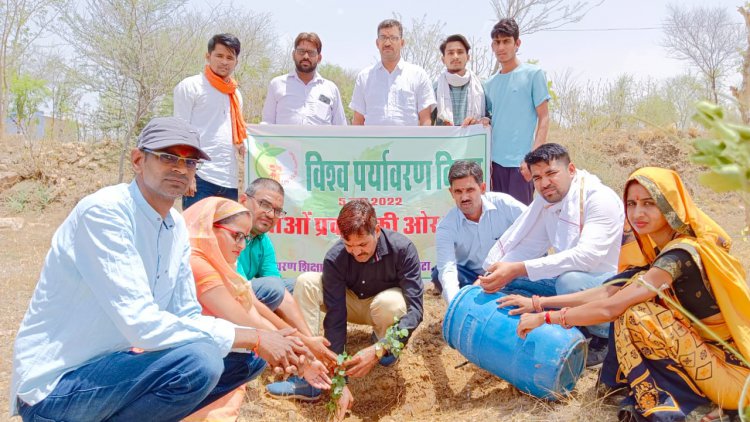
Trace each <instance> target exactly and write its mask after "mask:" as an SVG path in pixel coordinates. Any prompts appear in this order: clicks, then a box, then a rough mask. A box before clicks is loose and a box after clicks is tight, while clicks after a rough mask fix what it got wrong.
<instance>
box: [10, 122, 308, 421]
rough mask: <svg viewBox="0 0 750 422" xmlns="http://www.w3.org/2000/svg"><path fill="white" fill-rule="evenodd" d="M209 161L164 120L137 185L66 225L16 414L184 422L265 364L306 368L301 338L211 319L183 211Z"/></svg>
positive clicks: (26, 330)
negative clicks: (180, 206) (181, 203)
mask: <svg viewBox="0 0 750 422" xmlns="http://www.w3.org/2000/svg"><path fill="white" fill-rule="evenodd" d="M203 160H209V156H208V155H207V154H206V153H205V152H204V151H203V150H202V149H201V148H200V146H199V141H198V132H197V130H196V129H194V128H192V127H191V126H189V125H188V124H187V123H185V122H184V121H182V120H180V119H177V118H174V117H161V118H155V119H153V120H151V121H150V122H149V123H148V124H147V125H146V127H145V128H144V129H143V132H142V133H141V135H140V136H139V138H138V146H137V148H136V149H134V150H133V151H132V152H131V163H132V165H133V170H134V172H135V179H134V180H133V181H132V182H131V183H130V184H120V185H115V186H109V187H106V188H103V189H101V190H99V191H97V192H95V193H93V194H91V195H89V196H87V197H85V198H83V199H82V200H81V201H80V202H79V203H78V204H77V205H76V207H75V208H74V209H73V211H72V212H71V213H70V215H69V216H68V218H67V219H66V220H65V222H63V224H62V225H61V226H60V227H59V228H58V230H57V232H56V233H55V235H54V237H53V238H52V246H51V248H50V251H49V253H48V254H47V258H46V260H45V263H44V267H43V269H42V272H41V275H40V277H39V281H38V283H37V286H36V289H35V291H34V295H33V297H32V299H31V303H30V304H29V308H28V310H27V311H26V315H25V316H24V319H23V321H22V322H21V327H20V329H19V331H18V335H17V336H16V340H15V343H14V347H13V375H12V377H13V379H12V382H11V388H10V412H11V414H20V415H21V417H22V418H23V420H24V421H30V420H68V421H73V420H75V421H102V420H133V421H137V420H163V421H166V420H180V419H182V418H183V417H185V416H186V415H188V414H190V413H192V412H194V411H195V410H197V409H200V408H201V407H203V406H206V405H207V404H209V403H211V402H213V401H214V400H216V399H218V398H220V397H221V396H223V395H224V394H226V392H227V391H231V390H232V389H234V388H236V387H237V386H239V385H242V384H244V383H246V382H247V381H249V380H250V379H253V378H255V377H256V376H258V375H259V374H260V373H261V372H262V371H263V369H264V367H265V365H266V362H268V363H269V364H270V365H272V366H274V367H280V368H284V369H285V370H287V371H288V372H293V371H294V369H295V366H300V365H302V364H303V362H302V361H301V360H300V359H299V357H298V356H300V355H301V354H303V353H307V351H306V348H305V347H304V345H303V344H302V343H301V341H300V340H299V339H297V338H296V337H289V335H290V334H291V332H292V330H286V331H280V332H275V331H267V330H260V329H257V330H256V329H254V328H249V327H239V326H236V325H234V324H232V323H230V322H228V321H226V320H222V319H218V318H213V317H209V316H204V315H201V307H200V305H199V304H198V301H197V299H196V295H195V284H194V282H193V273H192V271H191V268H190V244H189V240H188V232H187V227H186V225H185V220H184V219H183V218H182V216H181V215H180V213H179V212H177V211H176V210H174V209H173V208H172V206H173V205H174V201H175V200H176V199H177V198H178V197H180V196H181V195H182V194H184V193H185V190H186V189H187V187H188V184H189V183H190V180H191V178H192V177H193V176H194V175H195V170H196V168H197V167H198V166H199V165H200V163H201V162H202V161H203ZM232 349H243V350H244V352H243V353H233V352H231V350H232ZM250 349H252V350H253V351H254V352H255V353H249V351H250ZM264 360H265V361H266V362H264Z"/></svg>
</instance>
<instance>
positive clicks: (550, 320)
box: [544, 311, 552, 325]
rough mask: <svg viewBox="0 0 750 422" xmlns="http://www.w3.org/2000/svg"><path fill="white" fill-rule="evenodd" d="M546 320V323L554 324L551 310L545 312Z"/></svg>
mask: <svg viewBox="0 0 750 422" xmlns="http://www.w3.org/2000/svg"><path fill="white" fill-rule="evenodd" d="M544 322H545V324H549V325H552V316H551V315H550V311H547V312H545V313H544Z"/></svg>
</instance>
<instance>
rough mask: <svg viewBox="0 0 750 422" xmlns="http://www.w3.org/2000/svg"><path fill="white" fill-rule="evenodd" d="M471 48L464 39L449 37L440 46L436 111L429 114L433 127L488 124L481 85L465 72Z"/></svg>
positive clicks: (457, 36)
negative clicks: (441, 63) (442, 66)
mask: <svg viewBox="0 0 750 422" xmlns="http://www.w3.org/2000/svg"><path fill="white" fill-rule="evenodd" d="M469 50H471V46H470V45H469V41H468V40H466V37H464V36H463V35H460V34H454V35H450V36H449V37H448V38H446V39H445V41H443V42H442V43H441V44H440V54H442V56H443V63H444V64H445V70H444V71H443V73H441V74H440V76H438V78H437V80H436V81H435V98H436V99H437V107H436V108H435V110H433V112H432V120H433V123H434V124H435V125H437V126H467V125H469V124H473V123H477V122H482V123H483V124H484V125H485V126H487V125H489V124H490V120H489V119H488V118H486V117H485V99H484V88H482V81H481V80H480V79H479V77H478V76H477V75H475V74H474V72H472V71H471V70H469V69H467V68H466V64H467V63H468V62H469V60H470V58H471V57H470V55H469Z"/></svg>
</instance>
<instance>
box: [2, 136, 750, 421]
mask: <svg viewBox="0 0 750 422" xmlns="http://www.w3.org/2000/svg"><path fill="white" fill-rule="evenodd" d="M551 140H553V141H558V142H561V143H563V144H565V145H567V146H568V147H569V149H570V151H571V155H572V157H573V159H574V162H576V163H577V164H578V165H579V167H582V168H585V169H587V170H589V171H591V172H593V173H595V174H597V175H599V176H600V177H601V178H602V179H603V180H604V182H605V183H607V184H609V185H610V186H612V188H613V189H615V190H616V191H618V192H619V191H620V190H621V188H622V184H623V182H624V180H625V177H626V176H627V174H628V173H629V172H631V171H632V170H634V169H635V168H638V167H641V166H644V165H658V166H663V167H670V168H674V169H676V170H678V171H680V173H681V174H682V175H683V177H684V179H685V180H686V183H687V184H688V186H689V188H690V190H691V191H692V193H693V195H694V197H695V198H696V201H697V203H698V204H699V206H701V207H702V208H703V209H704V210H705V211H706V212H707V213H708V214H709V215H711V216H713V217H714V218H715V219H716V220H717V221H718V222H720V223H721V224H722V225H723V226H724V228H725V229H727V230H728V231H729V232H730V234H731V235H733V236H734V238H735V247H734V252H735V254H736V255H737V256H739V257H740V258H741V259H742V260H743V262H744V263H745V265H746V267H747V263H748V259H747V258H748V256H750V249H749V246H748V242H746V241H742V240H740V239H739V238H740V236H739V233H740V230H741V229H742V227H743V218H744V217H743V213H744V208H743V204H742V202H741V201H740V199H739V198H738V197H737V196H736V195H733V194H722V195H720V194H715V193H713V192H710V191H708V190H707V189H705V188H703V187H702V186H700V185H698V184H697V182H696V175H697V172H698V169H696V168H695V167H694V166H692V165H690V164H689V163H688V161H687V151H688V150H689V149H688V147H687V145H686V143H685V141H680V140H677V139H674V138H672V137H671V136H670V135H669V134H661V133H654V132H651V131H644V132H641V133H632V132H631V133H622V132H612V133H599V134H596V136H587V135H586V134H582V133H580V132H577V133H566V132H561V131H557V132H553V133H552V135H551ZM22 145H24V144H23V142H22V141H20V140H18V139H4V140H0V151H2V154H0V157H4V158H3V159H2V160H0V172H2V171H16V172H18V173H19V174H20V176H21V177H22V179H23V181H21V182H20V183H17V184H16V185H15V186H14V187H13V188H11V189H6V190H4V191H2V192H0V217H21V218H24V219H25V225H24V226H23V228H22V229H21V230H18V231H13V230H10V229H0V248H2V253H1V254H0V289H2V291H4V292H5V305H4V306H3V309H4V311H2V312H0V357H1V359H0V391H2V392H3V397H2V399H0V420H4V419H6V418H8V416H7V415H8V407H7V406H8V404H7V400H6V399H5V395H7V392H8V385H9V382H10V370H11V354H12V343H13V339H14V336H15V334H16V330H17V329H18V326H19V324H20V322H21V319H22V318H23V314H24V312H25V310H26V307H27V305H28V302H29V300H30V298H31V294H32V292H33V289H34V286H35V283H36V280H37V277H38V274H39V271H40V269H41V267H42V264H43V260H44V256H45V254H46V252H47V249H48V248H49V244H50V239H51V237H52V234H53V233H54V231H55V230H56V228H57V227H58V226H59V224H60V223H61V222H62V221H63V219H64V218H65V216H66V215H67V214H68V212H69V211H70V209H71V208H72V206H73V205H74V204H75V203H76V202H77V201H78V200H79V199H80V198H81V197H83V196H84V195H86V194H88V193H91V192H93V191H94V190H96V189H97V188H99V187H101V186H104V185H108V184H111V183H114V182H116V179H117V159H118V153H119V145H116V144H97V145H80V144H53V143H43V144H36V145H34V146H33V147H32V148H26V147H23V146H22ZM125 178H126V180H129V178H130V172H129V170H128V171H126V172H125ZM444 312H445V304H444V303H443V301H442V299H440V298H439V297H436V296H433V295H431V294H430V293H427V294H425V318H424V322H423V323H422V324H421V326H420V327H419V328H418V329H417V331H416V332H415V333H414V336H413V337H412V340H411V341H410V343H409V345H408V347H407V349H406V350H405V352H404V354H403V355H402V358H401V359H400V360H399V362H398V363H397V364H396V365H394V366H392V367H390V368H383V367H379V366H377V367H376V368H375V369H374V370H373V372H372V373H371V374H370V375H369V376H368V377H366V378H365V379H355V380H351V384H350V386H351V389H352V391H353V393H354V395H355V404H354V408H353V411H352V413H351V415H350V416H349V417H348V418H347V420H349V421H399V422H401V421H451V422H453V421H472V420H485V419H491V420H509V421H571V420H589V421H610V420H616V417H615V413H616V408H617V407H616V400H614V399H613V398H597V395H596V391H595V390H596V387H595V385H596V377H597V375H598V369H589V370H587V371H586V372H585V374H584V376H583V377H582V378H581V379H580V380H579V382H578V384H577V386H576V389H575V391H574V392H573V394H572V395H571V396H570V397H567V398H565V399H563V400H561V401H560V402H555V403H553V402H546V401H542V400H538V399H536V398H533V397H530V396H528V395H525V394H523V393H520V392H519V391H518V390H516V389H515V388H514V387H512V386H511V385H510V384H508V383H507V382H505V381H503V380H501V379H499V378H497V377H496V376H494V375H492V374H490V373H488V372H486V371H484V370H482V369H479V368H477V367H476V366H474V365H472V364H469V365H465V366H462V367H460V368H456V366H457V365H459V364H461V363H463V362H464V361H465V359H464V358H463V357H462V356H461V355H460V354H459V353H458V352H457V351H455V350H453V349H451V348H450V347H448V346H447V345H446V343H445V342H444V340H443V339H442V334H441V324H442V319H443V314H444ZM369 335H370V332H369V330H368V329H365V328H363V327H352V328H350V335H349V344H348V347H347V349H348V350H351V351H353V352H356V351H357V350H359V349H360V348H363V347H366V346H367V345H368V344H369V343H368V338H369ZM271 380H272V375H271V374H270V372H268V371H267V372H266V373H265V374H264V375H263V376H262V377H261V379H259V380H255V381H253V382H252V383H251V388H249V389H248V394H247V395H248V397H247V400H246V404H245V406H244V407H243V409H242V414H241V418H240V419H241V420H246V421H250V420H254V421H324V420H326V416H327V415H326V412H325V409H324V407H323V404H324V403H325V400H326V399H325V398H324V399H323V400H321V401H320V402H318V403H312V404H308V403H299V402H288V401H276V400H273V399H270V398H268V397H266V396H265V394H263V391H264V388H263V385H265V384H266V383H268V382H270V381H271ZM697 417H698V416H697V415H696V418H697ZM691 419H692V418H691ZM696 420H697V419H696Z"/></svg>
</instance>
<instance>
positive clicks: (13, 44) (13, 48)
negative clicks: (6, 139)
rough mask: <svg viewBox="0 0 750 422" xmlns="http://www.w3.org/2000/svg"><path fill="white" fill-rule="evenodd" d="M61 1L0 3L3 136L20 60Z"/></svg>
mask: <svg viewBox="0 0 750 422" xmlns="http://www.w3.org/2000/svg"><path fill="white" fill-rule="evenodd" d="M60 3H62V1H60V0H6V1H3V2H0V135H2V134H3V133H5V119H6V117H7V115H8V103H9V99H10V98H9V97H10V83H11V79H12V78H13V77H18V75H19V73H20V71H21V70H22V69H21V63H20V58H21V57H23V56H24V54H26V53H27V52H28V51H29V49H30V48H32V45H33V44H34V42H35V41H36V40H37V39H38V38H39V37H40V36H41V35H42V34H43V33H44V32H45V30H46V28H47V26H48V25H49V23H50V22H51V21H52V20H53V19H54V17H55V15H54V13H53V10H52V7H51V6H53V5H59V4H60Z"/></svg>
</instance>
